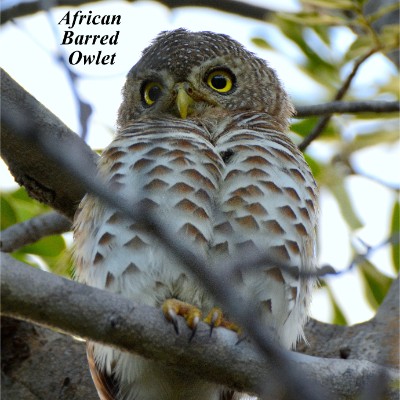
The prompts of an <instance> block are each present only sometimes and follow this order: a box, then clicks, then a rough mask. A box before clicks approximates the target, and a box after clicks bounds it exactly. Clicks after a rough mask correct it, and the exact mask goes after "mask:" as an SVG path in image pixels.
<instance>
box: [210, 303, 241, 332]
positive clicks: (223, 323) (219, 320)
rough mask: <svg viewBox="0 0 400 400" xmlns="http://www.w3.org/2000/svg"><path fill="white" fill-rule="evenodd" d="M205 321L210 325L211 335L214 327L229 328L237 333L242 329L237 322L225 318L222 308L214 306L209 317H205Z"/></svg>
mask: <svg viewBox="0 0 400 400" xmlns="http://www.w3.org/2000/svg"><path fill="white" fill-rule="evenodd" d="M204 322H205V323H206V324H208V325H210V336H211V335H212V332H213V330H214V328H217V327H222V328H225V329H229V330H230V331H234V332H236V333H237V334H240V332H241V329H240V328H239V327H238V326H237V325H236V324H234V323H233V322H230V321H228V320H227V319H225V318H224V314H223V312H222V310H221V309H220V308H218V307H213V308H212V309H211V311H210V312H209V313H208V315H207V317H206V318H205V319H204Z"/></svg>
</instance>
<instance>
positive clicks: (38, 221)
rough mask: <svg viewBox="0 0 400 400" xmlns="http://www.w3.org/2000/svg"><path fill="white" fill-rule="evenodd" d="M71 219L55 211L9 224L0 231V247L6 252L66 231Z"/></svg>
mask: <svg viewBox="0 0 400 400" xmlns="http://www.w3.org/2000/svg"><path fill="white" fill-rule="evenodd" d="M70 229H71V221H70V220H69V219H68V218H66V217H65V216H63V215H61V214H59V213H57V212H49V213H47V214H43V215H39V216H38V217H34V218H31V219H29V220H27V221H24V222H21V223H19V224H15V225H12V226H10V227H9V228H7V229H5V230H4V231H2V232H1V241H0V249H1V251H4V252H6V253H11V252H13V251H15V250H18V249H19V248H20V247H22V246H26V245H27V244H30V243H35V242H37V241H38V240H40V239H41V238H43V237H45V236H49V235H56V234H61V233H64V232H67V231H68V230H70Z"/></svg>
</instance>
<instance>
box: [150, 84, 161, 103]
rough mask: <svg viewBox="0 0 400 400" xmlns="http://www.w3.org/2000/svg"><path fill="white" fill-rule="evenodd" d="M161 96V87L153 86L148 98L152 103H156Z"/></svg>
mask: <svg viewBox="0 0 400 400" xmlns="http://www.w3.org/2000/svg"><path fill="white" fill-rule="evenodd" d="M160 94H161V88H160V86H156V85H155V86H153V87H151V88H150V89H149V93H148V97H149V99H150V100H151V101H156V100H157V99H158V98H159V97H160Z"/></svg>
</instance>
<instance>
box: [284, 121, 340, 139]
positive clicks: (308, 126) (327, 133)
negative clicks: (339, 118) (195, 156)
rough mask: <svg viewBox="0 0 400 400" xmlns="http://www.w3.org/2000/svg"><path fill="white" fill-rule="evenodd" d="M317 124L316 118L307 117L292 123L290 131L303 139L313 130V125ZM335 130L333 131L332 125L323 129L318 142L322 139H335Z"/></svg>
mask: <svg viewBox="0 0 400 400" xmlns="http://www.w3.org/2000/svg"><path fill="white" fill-rule="evenodd" d="M317 122H318V117H309V118H304V119H301V120H299V121H296V122H294V123H293V124H292V125H291V126H290V129H291V130H292V131H293V132H295V133H297V134H298V135H300V136H301V137H303V138H305V137H307V136H308V135H309V134H310V133H311V131H312V130H313V128H314V126H315V124H316V123H317ZM337 137H338V134H337V129H335V127H334V125H333V124H332V123H329V124H328V126H327V127H325V129H324V133H323V135H322V136H320V137H319V138H318V140H322V139H332V138H335V139H336V138H337Z"/></svg>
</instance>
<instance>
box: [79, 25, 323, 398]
mask: <svg viewBox="0 0 400 400" xmlns="http://www.w3.org/2000/svg"><path fill="white" fill-rule="evenodd" d="M122 96H123V101H122V104H121V106H120V108H119V112H118V120H117V125H118V130H117V133H116V136H115V138H114V140H113V141H112V142H111V144H110V145H109V146H108V147H107V148H106V149H105V150H104V152H103V154H102V156H101V157H100V160H99V163H98V171H99V175H100V177H101V178H102V179H103V180H104V181H105V182H106V183H107V184H108V185H109V187H110V188H111V190H113V191H115V192H118V193H119V194H120V195H122V196H123V197H124V198H125V199H127V200H128V201H131V203H132V204H133V206H134V205H135V204H136V206H138V205H140V206H143V207H145V209H146V210H148V212H151V213H153V214H154V215H155V216H156V217H157V218H159V220H160V221H162V223H163V224H165V226H167V227H168V229H169V230H170V232H171V234H172V235H174V237H175V238H176V240H179V241H180V242H182V243H184V244H185V245H186V246H187V247H188V248H189V249H190V250H191V251H192V252H193V253H195V254H197V255H199V256H201V257H203V258H204V259H206V260H208V262H209V265H210V268H218V267H219V268H226V269H229V265H230V264H229V260H232V262H233V260H237V259H238V258H240V259H241V260H242V261H243V264H244V265H246V256H248V257H250V256H252V255H254V254H255V253H256V252H260V251H261V252H263V253H266V254H268V255H269V256H270V258H271V259H272V260H276V261H275V262H276V264H274V263H271V262H269V263H267V262H266V264H265V265H262V266H257V268H252V267H251V266H248V268H243V269H242V270H240V273H239V274H237V276H238V279H237V282H236V281H235V283H233V282H230V281H227V282H226V284H227V285H231V284H232V285H233V284H234V285H235V291H236V293H237V295H238V299H240V298H241V297H246V296H247V297H249V296H251V298H252V300H253V302H254V304H255V305H256V306H255V309H254V310H249V312H251V313H252V314H254V315H255V317H256V318H259V319H260V321H261V323H262V324H263V326H265V329H266V330H268V332H270V334H271V335H272V336H273V338H274V340H276V341H278V342H279V343H280V344H281V345H282V346H283V347H285V348H287V349H290V348H293V347H294V346H295V344H296V341H297V340H298V339H299V338H301V337H302V336H303V325H304V323H305V321H306V319H307V313H308V309H309V304H310V299H311V291H312V288H313V286H314V284H315V280H314V279H313V278H312V272H313V271H315V268H316V254H315V242H316V233H315V231H316V225H317V214H318V210H317V187H316V183H315V181H314V179H313V176H312V173H311V172H310V169H309V167H308V165H307V163H306V162H305V160H304V158H303V156H302V154H301V152H300V151H299V150H298V149H297V147H296V146H295V145H294V144H293V143H292V141H291V140H290V139H289V137H288V136H287V134H286V131H287V129H288V124H289V118H290V117H291V116H292V114H293V111H294V109H293V106H292V105H291V103H290V101H289V98H288V96H287V94H286V93H285V91H284V89H283V87H282V85H281V83H280V82H279V80H278V78H277V75H276V73H275V72H274V70H273V69H271V68H270V67H269V66H268V64H267V63H266V62H265V61H264V60H262V59H260V58H258V57H257V56H255V55H254V54H253V53H251V52H249V51H247V50H246V49H245V48H244V47H243V46H242V45H241V44H239V43H238V42H236V41H235V40H232V39H231V38H230V37H228V36H226V35H222V34H215V33H212V32H189V31H187V30H185V29H177V30H174V31H169V32H162V33H161V34H160V35H159V36H158V37H157V38H156V39H155V40H154V41H153V43H152V44H151V45H150V46H149V47H147V48H146V49H145V50H144V51H143V54H142V57H141V59H140V60H139V61H138V62H137V64H136V65H134V66H133V68H132V69H131V70H130V71H129V73H128V75H127V79H126V83H125V85H124V87H123V90H122ZM74 235H75V262H76V278H77V280H78V281H80V282H83V283H85V284H88V285H91V286H95V287H97V288H100V289H105V290H110V291H112V292H115V293H119V294H120V295H122V296H126V297H127V298H130V299H133V300H135V301H136V302H137V303H140V304H146V305H149V306H153V307H160V308H162V310H163V312H164V314H165V316H166V318H167V319H168V320H171V321H172V322H174V321H176V318H179V316H183V317H184V318H185V319H186V321H187V324H188V325H189V327H190V328H191V329H193V330H195V329H196V326H197V324H198V322H199V321H200V320H202V319H205V320H206V321H207V322H208V323H209V324H210V325H211V326H213V327H225V328H228V329H231V330H239V329H240V328H241V327H237V326H236V325H235V324H234V322H233V321H230V319H229V316H228V315H226V314H225V313H224V310H223V309H221V308H220V307H219V305H218V304H215V301H214V299H213V298H212V297H211V295H210V294H209V293H208V292H207V290H205V289H204V288H203V286H202V285H201V284H200V283H199V282H198V281H197V280H196V278H195V277H194V276H192V275H191V272H190V271H189V270H188V269H187V268H185V267H184V266H183V265H179V263H177V261H176V259H175V258H174V257H173V255H172V254H170V252H169V251H168V250H167V249H166V248H165V247H164V246H163V244H162V243H160V242H159V241H158V239H157V237H154V235H152V234H150V232H148V231H147V229H146V226H143V224H141V223H140V222H135V221H132V220H129V219H126V218H124V216H123V215H122V214H121V213H120V212H119V211H117V210H114V209H111V208H108V207H106V206H105V205H104V204H103V203H102V202H101V200H99V199H97V198H95V197H92V196H90V195H87V196H86V197H85V198H84V199H83V201H82V203H81V204H80V206H79V209H78V211H77V215H76V218H75V223H74ZM282 265H285V266H287V268H284V269H283V268H281V266H282ZM226 272H227V273H229V270H227V271H226ZM300 272H302V273H300ZM304 272H305V273H304ZM221 273H224V271H221ZM308 273H310V274H308ZM217 317H218V318H217ZM170 334H175V333H174V331H173V329H171V333H170ZM87 352H88V358H89V366H90V368H91V372H92V376H93V380H94V382H95V385H96V387H97V390H98V393H99V396H100V398H101V399H119V400H150V399H164V400H178V399H179V400H184V399H185V400H221V399H233V398H235V399H236V398H240V394H238V393H233V392H232V391H230V390H229V389H227V388H224V387H221V386H219V385H217V384H214V383H210V382H206V381H203V380H201V379H199V378H197V377H196V376H195V375H191V374H186V373H184V372H177V370H172V369H171V370H170V369H168V367H166V366H165V365H161V364H159V363H157V362H155V361H150V360H146V359H145V358H142V357H141V356H138V355H133V354H128V353H124V352H121V351H119V350H116V349H113V348H110V347H107V346H104V345H101V344H97V343H90V342H89V343H88V344H87Z"/></svg>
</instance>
